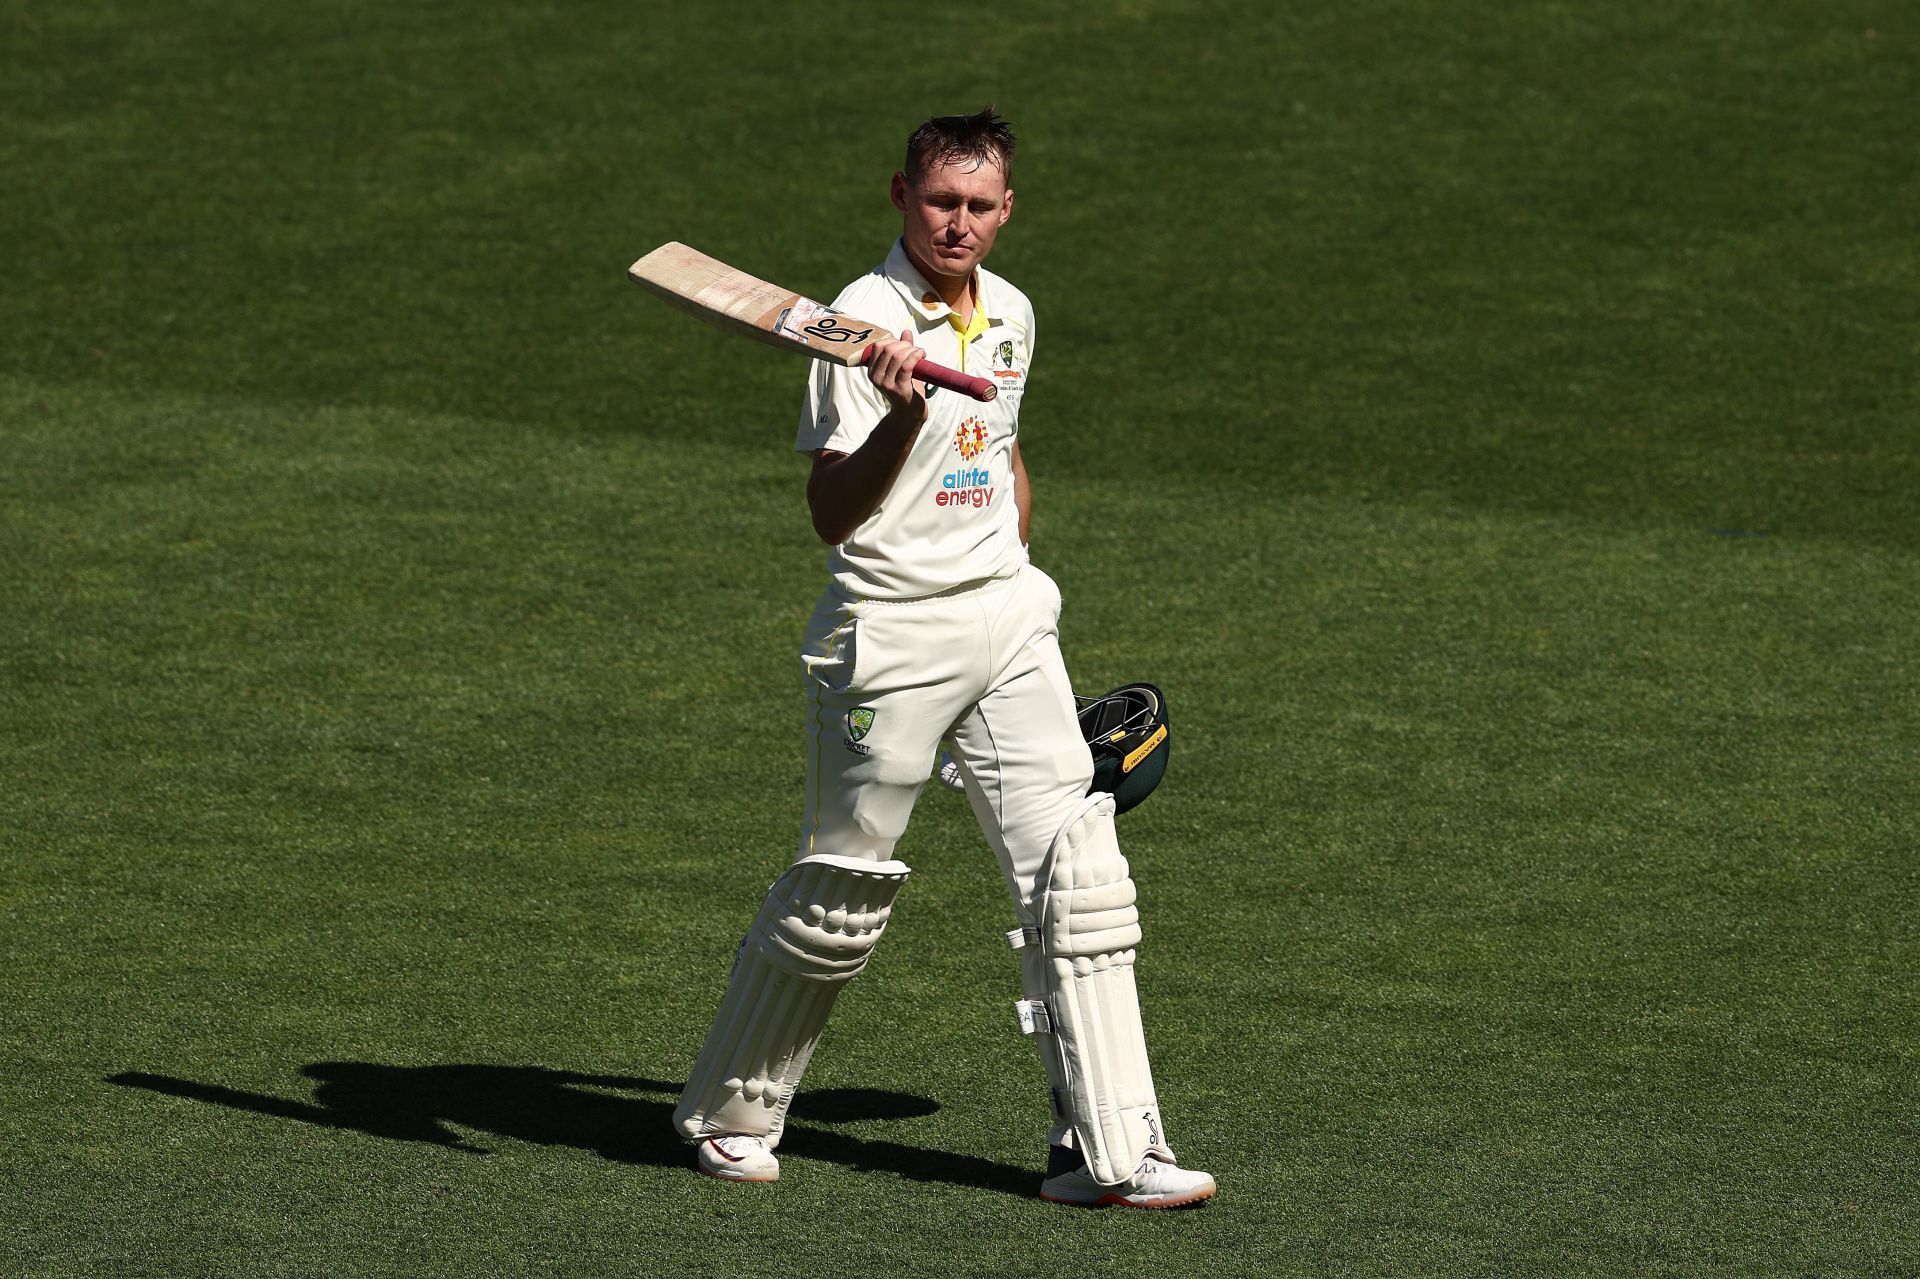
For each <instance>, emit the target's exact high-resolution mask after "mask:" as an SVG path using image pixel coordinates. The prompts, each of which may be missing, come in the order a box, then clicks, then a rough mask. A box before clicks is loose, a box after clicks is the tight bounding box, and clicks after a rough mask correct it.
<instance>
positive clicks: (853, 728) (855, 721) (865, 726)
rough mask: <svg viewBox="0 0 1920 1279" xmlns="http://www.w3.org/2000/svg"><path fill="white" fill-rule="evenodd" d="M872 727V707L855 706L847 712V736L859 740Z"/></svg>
mask: <svg viewBox="0 0 1920 1279" xmlns="http://www.w3.org/2000/svg"><path fill="white" fill-rule="evenodd" d="M872 727H873V707H871V706H856V707H854V708H853V709H852V710H850V711H848V712H847V736H848V737H851V738H852V739H853V740H854V741H856V742H857V741H859V740H860V739H861V738H863V737H865V736H866V735H867V730H869V729H871V728H872Z"/></svg>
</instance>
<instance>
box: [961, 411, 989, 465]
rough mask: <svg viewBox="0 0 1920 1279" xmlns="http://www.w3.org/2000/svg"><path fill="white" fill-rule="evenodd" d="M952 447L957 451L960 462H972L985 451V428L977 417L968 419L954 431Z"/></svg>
mask: <svg viewBox="0 0 1920 1279" xmlns="http://www.w3.org/2000/svg"><path fill="white" fill-rule="evenodd" d="M953 447H954V448H956V449H958V450H959V452H960V458H961V460H962V461H966V462H971V461H973V459H974V458H976V457H979V456H980V455H981V454H982V453H984V452H985V451H986V448H987V428H986V426H985V425H984V424H983V423H982V422H981V421H980V419H979V418H977V417H970V418H968V419H967V420H966V421H964V422H962V423H961V424H960V425H959V427H958V428H956V429H955V431H954V433H953Z"/></svg>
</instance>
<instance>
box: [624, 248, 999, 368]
mask: <svg viewBox="0 0 1920 1279" xmlns="http://www.w3.org/2000/svg"><path fill="white" fill-rule="evenodd" d="M627 274H628V275H630V276H632V277H633V279H634V282H635V283H637V284H639V285H640V286H641V287H642V288H645V289H647V290H649V291H650V292H653V293H655V294H657V295H659V296H660V297H662V298H664V299H666V300H667V301H668V302H670V303H672V304H673V305H674V306H677V307H679V308H680V309H681V310H682V311H685V312H687V313H688V314H689V315H692V316H695V317H697V318H699V319H702V320H705V321H707V323H709V324H714V325H718V326H719V327H720V328H723V329H727V330H729V331H731V332H734V333H740V334H744V335H745V336H747V337H750V338H752V339H754V340H755V341H757V342H765V343H766V344H767V345H768V346H777V347H780V348H782V349H783V350H788V351H798V352H799V353H800V354H801V355H806V356H811V357H812V358H814V359H816V360H831V361H833V362H834V363H835V364H844V365H846V366H847V367H849V368H853V367H856V366H858V365H862V364H865V363H866V362H867V360H868V359H869V358H870V357H871V356H872V353H873V344H874V342H875V341H876V340H882V339H885V338H890V337H892V336H893V334H892V333H891V332H889V331H888V329H887V328H886V326H885V325H881V324H871V323H869V322H867V321H866V320H860V319H855V318H854V317H853V316H851V315H847V314H845V313H844V312H841V311H836V310H834V309H833V308H832V307H829V306H822V305H820V303H818V302H815V301H813V300H812V299H811V298H803V297H801V296H800V295H799V294H798V293H794V292H791V291H790V290H787V289H783V288H781V287H780V286H778V285H776V284H768V283H767V282H766V281H765V280H756V279H754V278H753V277H752V276H750V275H748V274H747V273H746V272H745V271H736V270H734V269H733V268H732V267H730V266H728V265H727V264H726V263H725V262H721V261H719V260H717V259H715V258H710V257H708V256H707V255H706V254H704V253H701V252H700V251H699V250H697V249H690V248H688V247H687V246H686V245H684V244H681V243H679V242H678V241H673V240H670V241H668V242H667V243H665V244H663V245H661V246H660V247H659V248H657V249H655V250H654V251H653V252H651V253H649V254H647V256H645V257H644V258H641V259H640V260H639V261H638V262H635V263H634V264H633V265H632V266H630V267H628V268H627ZM913 375H914V377H916V378H918V379H920V380H921V381H922V382H925V383H927V384H928V385H930V386H940V387H945V388H946V389H947V390H949V391H958V392H960V394H962V395H970V396H972V397H973V398H974V399H976V400H991V399H992V398H993V397H994V395H995V394H996V393H997V388H996V387H995V386H994V384H993V382H992V380H991V379H989V378H983V377H974V376H972V375H971V374H968V373H962V372H960V371H959V370H958V369H950V368H947V367H946V366H945V365H943V364H935V363H934V362H933V361H932V360H922V361H920V363H918V364H916V365H914V368H913Z"/></svg>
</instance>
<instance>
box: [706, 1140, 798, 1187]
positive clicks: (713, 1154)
mask: <svg viewBox="0 0 1920 1279" xmlns="http://www.w3.org/2000/svg"><path fill="white" fill-rule="evenodd" d="M699 1166H700V1171H701V1172H704V1173H706V1174H707V1176H709V1177H718V1178H719V1179H720V1180H722V1181H778V1180H780V1161H779V1160H778V1159H775V1158H774V1157H773V1151H771V1150H769V1149H767V1142H766V1138H764V1137H744V1136H741V1135H739V1134H737V1133H725V1134H723V1135H721V1136H718V1137H708V1138H707V1139H706V1140H705V1141H703V1142H701V1143H700V1161H699Z"/></svg>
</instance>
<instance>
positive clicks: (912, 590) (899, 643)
mask: <svg viewBox="0 0 1920 1279" xmlns="http://www.w3.org/2000/svg"><path fill="white" fill-rule="evenodd" d="M1013 150H1014V137H1013V132H1012V130H1011V128H1010V127H1009V126H1008V125H1007V123H1006V121H1004V120H1002V119H1000V118H999V117H998V116H997V115H996V114H994V112H993V109H992V108H991V107H989V108H987V109H986V110H985V111H982V112H980V113H979V114H977V115H971V116H942V117H939V118H937V119H933V120H929V121H927V122H926V123H925V124H923V125H921V126H920V128H919V129H917V130H916V131H915V132H914V134H913V135H912V137H911V138H910V139H909V140H908V143H907V155H906V163H905V166H904V167H903V168H902V169H901V171H900V172H897V173H895V174H894V175H893V180H892V198H893V205H894V207H895V208H896V209H898V210H899V212H900V221H901V229H900V239H899V240H898V241H897V242H896V243H895V244H894V246H893V249H892V251H891V252H890V253H889V254H888V255H887V259H886V261H885V262H884V263H882V264H881V265H880V266H878V267H876V268H875V269H874V270H873V271H872V272H871V273H870V274H868V275H865V276H863V277H861V278H860V279H858V280H855V281H854V282H853V283H852V284H850V285H848V286H847V288H846V289H845V290H844V291H843V292H842V293H841V294H840V296H839V298H838V299H836V301H835V303H834V306H835V308H836V309H842V310H845V311H846V312H848V313H849V314H852V315H858V316H861V317H865V318H868V319H871V320H877V321H881V322H883V323H886V324H888V325H889V326H890V329H889V331H896V330H897V331H898V332H899V334H900V336H899V337H898V338H897V339H893V340H889V341H886V342H884V343H882V344H881V346H880V349H879V351H878V353H877V355H876V357H875V358H874V359H873V360H872V361H871V362H870V363H869V364H868V365H867V366H866V367H865V368H847V367H842V366H838V365H834V364H830V363H827V362H824V361H823V362H816V363H815V364H814V365H813V366H812V367H813V372H812V376H811V379H810V381H809V383H808V386H807V393H806V398H805V401H804V405H803V408H802V411H801V416H800V430H799V438H798V442H797V448H798V449H799V451H800V452H802V453H805V454H806V455H807V456H809V457H810V458H811V459H812V471H811V473H810V475H809V476H808V480H807V504H808V507H809V509H810V511H811V513H812V517H813V527H814V531H815V532H816V533H818V534H819V536H820V539H821V541H823V542H825V543H826V544H827V545H828V546H830V547H831V548H832V550H831V553H830V555H829V567H830V570H831V573H832V582H831V583H830V585H829V586H828V587H827V589H826V592H825V594H823V595H822V596H821V598H820V602H819V604H818V606H817V607H816V608H815V609H814V612H813V617H812V620H811V622H810V623H809V625H808V628H807V634H806V640H805V645H804V648H803V650H802V654H801V663H802V665H803V667H804V668H805V685H806V691H807V701H808V713H807V726H806V727H807V793H806V800H805V815H804V818H803V820H802V823H801V831H800V846H799V850H798V855H797V857H796V859H795V861H794V862H793V864H792V865H791V866H790V867H789V868H788V869H787V871H786V872H785V873H784V874H782V875H781V876H780V878H779V879H778V880H777V881H776V882H775V883H774V885H773V887H772V888H771V889H770V890H769V891H768V893H767V896H766V899H765V901H764V902H763V904H762V905H761V908H760V913H759V915H758V917H757V918H756V919H755V920H754V922H753V925H752V927H751V928H750V929H749V930H748V933H747V936H746V938H745V939H744V940H743V941H742V942H741V945H740V950H739V952H738V955H737V957H736V959H735V961H734V967H733V973H732V977H731V979H730V982H729V984H728V988H727V992H726V995H725V997H724V999H723V1001H722V1003H721V1006H720V1011H719V1014H718V1016H717V1017H716V1018H715V1021H714V1024H713V1028H712V1030H711V1031H709V1033H708V1035H707V1039H706V1043H705V1045H704V1046H703V1047H702V1049H701V1051H700V1055H699V1058H698V1060H697V1061H696V1062H695V1064H694V1067H693V1071H692V1074H691V1077H690V1078H689V1079H688V1081H687V1087H686V1091H685V1093H684V1094H683V1095H682V1097H681V1101H680V1105H679V1108H678V1109H677V1110H676V1112H675V1116H674V1119H675V1123H676V1126H677V1127H678V1129H679V1131H680V1133H681V1134H682V1135H683V1136H684V1137H686V1138H687V1139H689V1140H690V1141H695V1142H697V1143H698V1145H699V1149H698V1155H697V1159H698V1166H699V1168H700V1170H701V1171H702V1172H705V1173H707V1174H709V1175H711V1176H715V1177H720V1178H723V1179H726V1180H732V1181H773V1180H776V1179H777V1178H778V1177H779V1175H780V1164H779V1161H778V1160H777V1159H776V1158H775V1156H774V1153H773V1152H774V1148H775V1146H777V1145H778V1144H779V1140H780V1132H781V1128H782V1125H783V1124H784V1122H785V1119H786V1114H787V1108H788V1106H789V1104H790V1103H791V1102H792V1100H793V1095H794V1091H795V1089H796V1088H797V1087H798V1085H799V1082H800V1077H801V1074H802V1072H803V1071H804V1070H805V1069H806V1065H807V1060H808V1058H809V1057H810V1056H811V1054H812V1052H813V1047H814V1044H815V1042H816V1041H817V1040H818V1038H819V1036H820V1032H821V1030H822V1028H823V1027H824V1026H825V1024H826V1019H827V1014H828V1012H829V1011H830V1010H831V1008H832V1006H833V1001H834V998H835V997H836V996H837V995H838V993H839V991H840V988H841V987H842V986H843V985H845V984H846V982H847V981H849V980H850V979H852V978H853V977H854V976H855V975H856V974H857V973H858V972H859V971H860V970H861V968H863V967H864V966H865V964H866V962H867V958H868V956H869V955H870V954H871V953H872V951H873V948H874V945H875V943H877V942H878V941H879V939H880V935H881V933H882V932H883V930H884V929H885V928H886V923H887V917H888V914H889V912H890V911H891V908H892V904H893V900H894V896H895V894H896V893H897V892H898V891H899V890H900V887H901V885H902V884H903V883H904V882H905V881H906V879H907V876H908V867H907V865H906V863H904V862H902V861H899V860H896V859H895V857H894V851H895V846H896V844H897V843H898V842H899V840H900V837H901V836H902V835H903V834H904V833H905V832H906V829H907V818H908V816H909V815H910V814H911V813H912V811H913V805H914V801H915V800H916V799H917V798H918V797H919V794H920V790H921V788H922V787H923V786H924V785H925V784H926V782H927V780H928V775H929V774H930V772H931V771H932V770H933V767H934V761H935V759H936V758H937V756H938V755H939V753H940V751H941V749H942V748H943V747H945V749H946V750H947V751H948V752H950V754H951V756H952V759H953V761H954V762H955V763H956V764H957V765H958V771H959V774H960V778H961V781H962V784H963V786H964V789H965V791H966V794H967V798H968V800H969V802H970V803H971V805H972V807H973V811H974V815H975V816H976V818H977V819H978V820H979V823H980V829H981V830H982V831H983V832H984V833H985V835H986V838H987V842H988V843H989V844H990V845H992V847H993V851H994V853H995V855H996V856H997V857H998V859H999V863H1000V870H1001V873H1002V874H1003V875H1004V876H1005V878H1006V882H1007V887H1008V888H1009V889H1010V890H1011V892H1012V895H1013V907H1014V914H1015V917H1016V921H1017V926H1016V927H1015V928H1013V929H1012V930H1011V931H1010V932H1009V933H1008V940H1009V942H1010V943H1011V944H1012V945H1013V947H1014V948H1015V949H1016V951H1017V952H1018V954H1019V957H1020V963H1021V984H1022V988H1023V993H1024V995H1025V998H1023V999H1022V1000H1021V1001H1019V1003H1018V1004H1017V1005H1016V1011H1017V1012H1018V1014H1019V1020H1020V1023H1021V1027H1022V1029H1023V1030H1025V1031H1026V1032H1027V1033H1028V1034H1030V1035H1032V1037H1033V1038H1034V1040H1035V1042H1036V1044H1037V1045H1038V1046H1039V1049H1040V1055H1041V1060H1042V1062H1043V1064H1044V1067H1045V1070H1046V1075H1047V1078H1048V1082H1049V1084H1050V1086H1051V1089H1052V1097H1053V1118H1054V1123H1053V1127H1052V1130H1051V1132H1050V1133H1049V1157H1048V1167H1047V1176H1046V1179H1045V1180H1044V1182H1043V1183H1042V1185H1041V1190H1040V1194H1041V1197H1042V1198H1044V1199H1048V1200H1053V1201H1056V1202H1060V1203H1067V1204H1079V1205H1086V1206H1099V1205H1106V1204H1120V1205H1126V1206H1131V1207H1140V1208H1168V1207H1179V1206H1183V1205H1188V1204H1196V1203H1199V1202H1200V1201H1202V1200H1205V1199H1207V1198H1209V1197H1210V1196H1212V1194H1213V1193H1214V1182H1213V1178H1212V1177H1210V1176H1208V1175H1207V1174H1205V1173H1203V1172H1196V1171H1193V1170H1190V1169H1186V1168H1182V1167H1180V1166H1179V1164H1177V1163H1176V1162H1175V1160H1174V1156H1173V1151H1172V1149H1171V1148H1170V1147H1169V1146H1168V1144H1167V1139H1166V1135H1165V1129H1164V1125H1163V1122H1162V1118H1161V1114H1160V1107H1159V1103H1158V1102H1157V1101H1156V1100H1155V1097H1154V1090H1153V1079H1152V1075H1151V1073H1150V1071H1149V1068H1148V1062H1147V1051H1146V1041H1145V1038H1144V1036H1143V1034H1142V1030H1141V1021H1140V1006H1139V1000H1138V997H1137V995H1136V993H1135V987H1134V979H1133V961H1134V947H1135V946H1136V944H1137V943H1138V941H1139V939H1140V925H1139V916H1138V913H1137V912H1136V910H1135V907H1134V885H1133V881H1132V879H1131V878H1130V877H1129V873H1128V868H1127V862H1126V859H1125V858H1124V857H1123V856H1121V853H1120V848H1119V845H1118V843H1117V842H1116V839H1115V836H1114V822H1113V813H1114V804H1113V799H1112V797H1111V796H1110V795H1107V794H1104V793H1095V794H1091V795H1090V794H1088V784H1089V781H1090V780H1091V778H1092V775H1093V762H1092V758H1091V755H1090V753H1089V751H1088V748H1087V745H1086V741H1085V739H1084V738H1083V736H1082V734H1081V732H1080V727H1079V724H1078V721H1077V718H1076V715H1075V707H1074V700H1073V690H1072V687H1071V685H1070V684H1069V683H1068V681H1067V672H1066V667H1065V665H1064V664H1063V662H1062V660H1061V656H1060V644H1059V636H1058V630H1057V628H1058V623H1059V617H1060V592H1059V589H1058V588H1057V587H1056V586H1055V585H1054V583H1053V581H1052V579H1050V578H1049V577H1048V576H1047V575H1046V574H1045V573H1043V572H1041V571H1040V570H1039V569H1038V568H1036V567H1034V566H1033V564H1032V563H1031V562H1030V561H1029V559H1028V555H1027V536H1028V531H1029V528H1030V525H1031V520H1032V514H1033V489H1032V486H1031V485H1030V484H1029V483H1028V481H1027V471H1026V466H1025V463H1024V462H1023V461H1022V459H1021V456H1020V403H1021V400H1022V399H1023V398H1024V397H1025V394H1026V389H1027V380H1028V378H1029V377H1031V376H1032V372H1033V352H1034V322H1033V308H1032V307H1031V305H1029V303H1028V301H1027V299H1026V296H1025V295H1024V294H1022V293H1021V292H1020V291H1019V290H1018V289H1016V288H1014V287H1013V286H1012V285H1011V284H1008V283H1007V282H1006V281H1005V280H1003V279H1001V278H1000V277H999V276H997V275H994V274H993V273H992V272H990V271H988V270H986V268H985V267H984V266H982V265H981V264H982V262H983V261H984V260H985V259H986V257H987V255H988V253H989V252H990V251H991V250H992V249H993V244H994V239H995V237H996V236H997V235H998V234H999V232H1000V228H1001V227H1003V226H1005V225H1006V222H1007V219H1008V218H1009V217H1010V216H1011V215H1012V213H1013V188H1012V186H1011V180H1012V172H1013ZM923 357H925V358H929V359H932V360H935V361H938V362H940V363H944V364H947V365H949V366H951V367H953V368H956V369H960V370H963V371H965V372H968V373H973V374H977V375H980V376H985V377H990V378H992V379H993V383H994V385H995V386H996V387H997V388H998V394H997V396H996V397H995V398H994V399H993V400H992V401H991V402H989V403H985V404H982V403H980V402H977V401H975V400H971V399H967V398H965V397H963V396H960V395H957V394H955V393H953V392H951V391H936V390H934V389H933V388H931V387H928V386H926V385H925V384H924V383H920V382H916V381H915V380H914V376H913V371H914V366H915V364H917V363H918V362H919V361H920V360H921V359H922V358H923Z"/></svg>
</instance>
